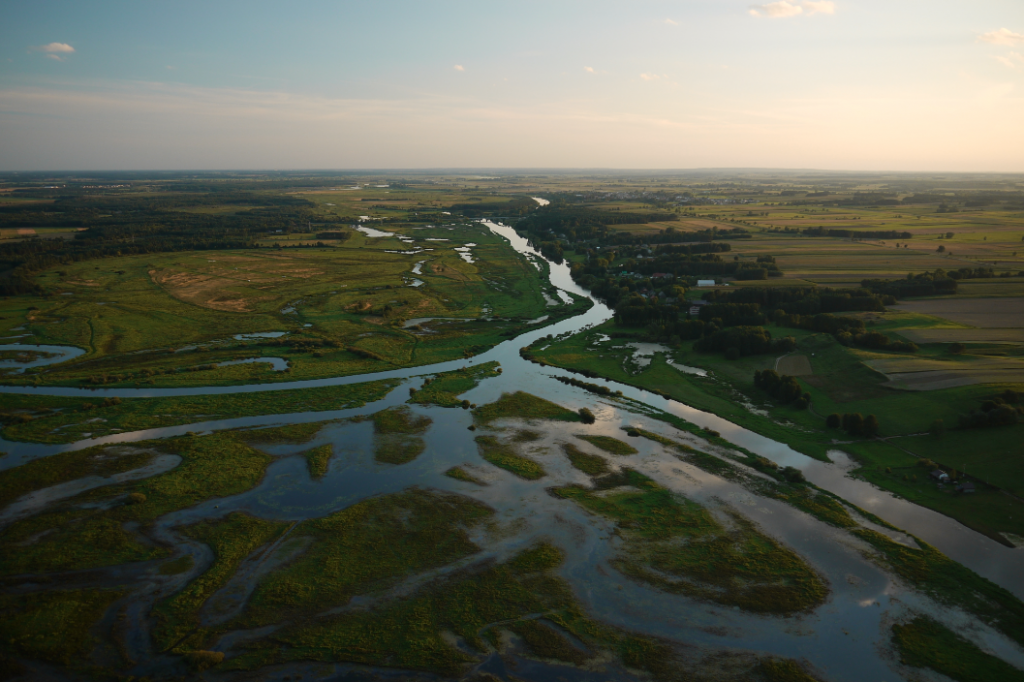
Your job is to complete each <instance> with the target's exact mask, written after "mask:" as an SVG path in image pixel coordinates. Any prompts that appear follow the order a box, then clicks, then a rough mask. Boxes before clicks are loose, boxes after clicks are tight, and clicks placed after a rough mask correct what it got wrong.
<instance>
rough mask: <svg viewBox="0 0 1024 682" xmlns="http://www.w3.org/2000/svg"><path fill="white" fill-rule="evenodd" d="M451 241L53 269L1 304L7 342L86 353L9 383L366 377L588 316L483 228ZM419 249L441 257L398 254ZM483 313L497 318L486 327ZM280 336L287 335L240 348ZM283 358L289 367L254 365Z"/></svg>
mask: <svg viewBox="0 0 1024 682" xmlns="http://www.w3.org/2000/svg"><path fill="white" fill-rule="evenodd" d="M441 232H443V234H445V235H446V236H445V237H444V239H447V240H450V241H446V242H431V241H426V237H423V238H422V239H417V243H416V245H415V246H413V245H409V244H407V243H404V242H400V241H398V239H397V238H379V239H370V238H367V237H364V235H362V234H360V233H356V234H357V236H355V237H352V238H351V239H349V240H347V241H345V242H343V243H342V245H339V246H337V247H330V248H283V249H275V248H267V249H256V250H244V251H211V252H198V253H197V252H186V253H171V254H150V255H146V256H131V257H122V258H111V259H106V260H102V261H88V262H81V263H73V264H69V265H66V266H60V268H59V269H58V268H54V269H52V270H46V271H44V272H42V273H40V274H39V275H38V276H37V277H36V280H37V281H38V283H39V284H40V286H43V287H44V288H46V289H47V290H48V291H51V292H53V294H52V295H49V296H46V297H36V296H16V297H10V298H7V299H5V300H4V301H2V302H0V318H2V319H0V334H3V333H6V334H8V335H11V336H14V335H17V334H30V335H31V336H30V337H27V338H28V339H29V340H30V341H31V342H32V343H55V344H62V345H73V346H78V347H80V348H83V349H85V350H86V351H87V352H86V354H85V355H83V356H81V357H80V358H76V359H75V360H72V361H69V362H66V363H62V364H58V365H54V366H50V367H43V368H38V369H34V370H30V371H29V372H28V373H27V374H26V375H24V376H22V375H9V376H8V377H7V380H8V381H15V382H26V381H28V382H37V383H38V382H42V383H63V384H67V383H71V384H75V383H82V382H85V383H87V384H89V385H94V384H96V383H100V384H102V385H128V386H136V385H156V386H186V385H196V384H224V383H228V384H230V383H250V382H257V381H259V382H265V381H285V380H296V379H303V378H313V377H318V376H324V375H345V374H355V373H364V372H371V371H376V370H380V369H389V368H392V367H394V366H407V365H417V364H427V363H433V362H439V361H443V360H450V359H453V358H457V357H464V356H465V355H466V354H474V353H478V352H481V351H482V350H485V349H487V348H489V347H491V346H493V345H494V344H496V343H499V342H500V341H502V340H504V339H505V338H507V337H508V336H513V335H515V334H516V333H518V332H519V331H522V330H524V329H526V328H528V325H527V324H526V322H527V321H528V320H531V319H535V318H537V317H539V316H542V315H546V314H550V315H555V316H556V317H557V316H559V315H564V314H568V313H569V311H570V309H573V310H574V309H576V308H579V307H580V306H582V307H585V305H584V303H583V302H582V301H580V302H579V305H576V306H566V305H563V304H559V305H557V306H555V307H551V306H549V305H548V303H547V302H546V301H545V299H544V294H545V293H548V292H549V291H550V285H548V284H546V283H545V282H544V281H543V280H542V278H541V273H540V272H539V271H538V270H537V269H536V268H535V267H534V266H532V265H530V264H529V263H528V262H527V261H526V260H525V259H523V258H522V257H520V256H518V255H517V254H516V253H515V252H514V251H513V250H512V249H511V247H510V246H509V245H508V244H507V242H505V241H504V240H503V239H501V238H499V237H496V236H495V235H493V234H491V233H490V232H489V231H488V230H486V229H485V228H483V227H481V226H479V225H465V226H460V227H458V228H453V229H452V230H448V229H444V230H441ZM466 242H472V243H474V244H476V246H474V247H472V250H471V253H472V254H473V259H474V262H473V263H468V262H466V261H465V260H463V259H462V257H461V256H460V254H459V253H458V252H456V251H454V248H455V247H456V246H460V245H461V244H462V243H466ZM415 248H421V249H422V248H427V249H432V250H430V251H420V252H419V253H416V254H411V255H410V254H405V253H389V251H407V250H410V249H415ZM418 264H419V265H418ZM415 268H418V269H419V271H418V272H417V273H415V274H414V273H413V272H412V271H413V269H415ZM414 280H415V281H414ZM416 282H423V284H422V285H419V286H412V285H413V284H416ZM483 316H492V317H494V318H498V319H496V320H493V321H491V322H488V323H482V322H478V321H477V320H478V318H481V317H483ZM425 318H426V319H427V321H426V322H422V323H421V324H419V325H417V326H415V327H411V328H407V327H406V326H405V325H404V322H405V321H406V320H422V319H425ZM434 318H454V319H453V320H441V321H431V320H433V319H434ZM271 332H273V333H278V338H276V339H274V338H259V337H239V335H242V334H253V333H271ZM236 337H237V338H236ZM19 340H21V339H19ZM275 357H284V358H285V359H286V361H287V365H288V366H287V369H285V370H283V371H275V369H274V367H273V366H272V365H271V364H270V363H269V362H251V360H252V359H256V360H260V359H263V358H275ZM239 360H250V362H249V363H237V361H239ZM222 363H236V364H222Z"/></svg>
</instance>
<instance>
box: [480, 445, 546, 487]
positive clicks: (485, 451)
mask: <svg viewBox="0 0 1024 682" xmlns="http://www.w3.org/2000/svg"><path fill="white" fill-rule="evenodd" d="M475 440H476V444H477V447H478V448H480V456H481V457H483V458H484V459H486V460H487V461H488V462H490V463H491V464H493V465H494V466H496V467H501V468H502V469H505V470H506V471H510V472H512V473H513V474H515V475H516V476H518V477H519V478H525V479H526V480H528V481H536V480H537V479H538V478H543V477H544V476H545V475H547V472H545V471H544V467H542V466H541V465H540V464H537V462H534V461H533V460H532V459H529V458H527V457H523V456H522V455H520V454H518V453H517V452H516V451H515V448H513V447H512V446H511V445H508V444H507V443H502V442H501V441H499V440H498V439H497V438H495V437H494V436H477V437H476V439H475Z"/></svg>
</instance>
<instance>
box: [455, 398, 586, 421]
mask: <svg viewBox="0 0 1024 682" xmlns="http://www.w3.org/2000/svg"><path fill="white" fill-rule="evenodd" d="M473 417H474V418H475V420H476V421H477V423H480V424H488V423H490V422H492V421H494V420H495V419H551V420H555V421H564V422H578V421H580V415H579V414H578V413H576V412H573V411H572V410H567V409H565V408H564V407H562V406H561V405H556V404H555V403H553V402H551V401H549V400H544V399H543V398H538V397H537V396H535V395H531V394H529V393H526V392H524V391H516V392H515V393H503V394H502V395H501V398H499V399H498V400H496V401H494V402H493V403H488V404H487V405H481V406H480V407H478V408H476V409H475V410H473Z"/></svg>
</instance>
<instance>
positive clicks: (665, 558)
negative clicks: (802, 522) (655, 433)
mask: <svg viewBox="0 0 1024 682" xmlns="http://www.w3.org/2000/svg"><path fill="white" fill-rule="evenodd" d="M594 484H595V489H594V490H590V489H586V488H580V487H572V486H570V487H563V488H557V489H555V491H554V492H555V494H557V495H559V496H561V497H565V498H567V499H571V500H574V501H575V502H577V503H579V504H580V505H582V506H583V507H585V508H586V509H589V510H590V511H592V512H595V513H598V514H601V515H603V516H607V517H608V518H611V519H613V520H615V521H616V522H617V523H618V525H619V530H620V533H622V535H623V537H624V539H625V543H624V545H623V548H622V552H621V553H620V555H619V557H618V558H617V559H616V560H615V566H616V568H617V569H618V570H620V571H621V572H622V573H624V574H625V575H628V576H630V577H632V578H634V579H636V580H640V581H642V582H645V583H647V584H649V585H652V586H654V587H656V588H658V589H663V590H666V591H669V592H678V593H681V594H686V595H688V596H691V597H695V598H698V599H706V600H709V601H714V602H717V603H719V604H724V605H727V606H738V607H740V608H741V609H744V610H747V611H752V612H755V613H779V614H788V613H797V612H802V611H808V610H810V609H812V608H814V607H815V606H818V605H819V604H821V603H822V602H823V601H824V599H825V596H826V595H827V594H828V589H827V588H826V586H825V585H824V583H823V582H822V581H821V579H820V578H819V577H818V576H817V574H816V573H815V572H814V571H813V570H812V569H811V567H810V566H808V565H807V563H806V562H804V561H803V559H801V558H800V557H799V556H798V555H797V554H795V553H794V552H793V551H792V550H790V549H788V548H786V547H784V546H782V545H780V544H779V543H778V542H776V541H775V540H773V539H772V538H770V537H768V536H766V535H764V534H763V533H761V532H760V531H758V530H757V528H756V527H755V526H754V524H752V523H751V522H750V521H748V520H747V519H745V518H744V517H742V516H740V515H739V514H737V513H735V512H731V511H728V510H723V515H722V516H721V517H719V518H716V517H715V516H713V515H712V514H711V513H710V512H709V511H708V510H707V509H705V508H704V507H702V506H700V505H699V504H697V503H695V502H692V501H690V500H686V499H684V498H681V497H680V496H678V495H674V494H673V493H672V492H670V491H669V490H666V489H665V488H662V487H661V486H659V485H658V484H657V483H655V482H654V481H653V480H651V479H650V478H647V477H646V476H644V475H642V474H640V473H638V472H636V471H633V470H630V469H623V470H622V471H621V472H620V473H618V474H609V475H607V476H604V477H603V478H600V479H597V480H595V481H594Z"/></svg>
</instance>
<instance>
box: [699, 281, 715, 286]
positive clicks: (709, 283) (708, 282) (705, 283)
mask: <svg viewBox="0 0 1024 682" xmlns="http://www.w3.org/2000/svg"><path fill="white" fill-rule="evenodd" d="M697 286H699V287H713V286H715V280H713V279H698V280H697Z"/></svg>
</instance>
